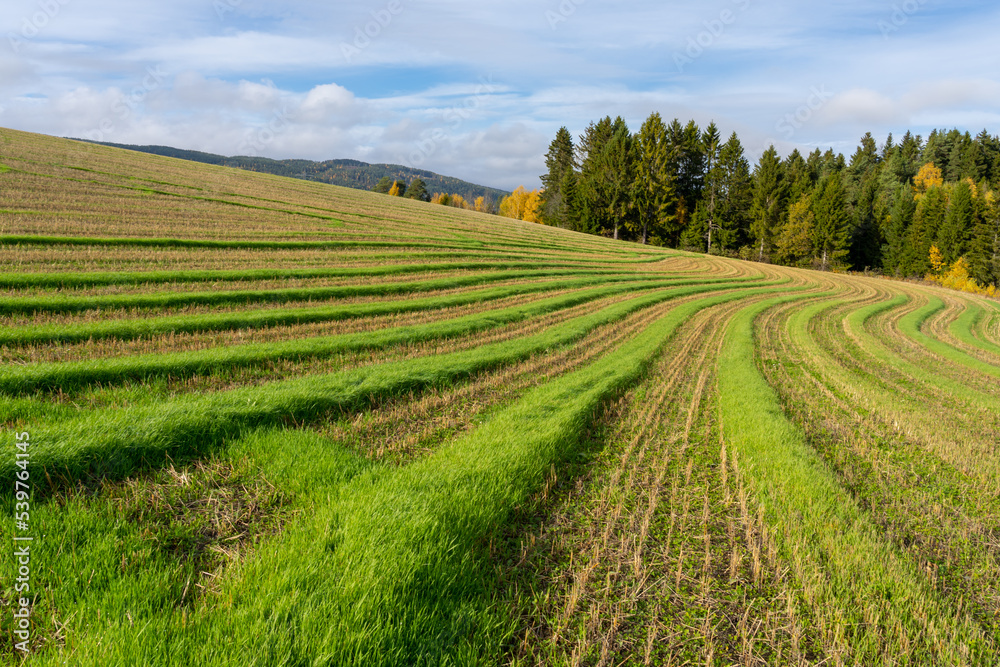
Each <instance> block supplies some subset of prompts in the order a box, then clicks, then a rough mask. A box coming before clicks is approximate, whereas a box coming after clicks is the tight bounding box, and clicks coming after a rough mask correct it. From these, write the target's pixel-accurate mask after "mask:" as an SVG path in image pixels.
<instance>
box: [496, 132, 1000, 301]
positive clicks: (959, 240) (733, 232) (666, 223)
mask: <svg viewBox="0 0 1000 667" xmlns="http://www.w3.org/2000/svg"><path fill="white" fill-rule="evenodd" d="M546 167H547V169H548V173H546V174H545V175H543V176H542V183H543V188H542V190H541V191H540V193H539V198H538V201H537V210H536V211H535V214H534V217H536V218H537V220H538V221H539V222H541V223H543V224H548V225H554V226H559V227H565V228H568V229H574V230H577V231H580V232H585V233H590V234H599V235H605V236H610V237H613V238H616V239H627V240H634V241H638V242H640V243H651V244H656V245H662V246H668V247H673V248H682V249H687V250H695V251H702V252H708V253H713V254H727V255H731V256H739V257H742V258H744V259H753V260H757V261H762V262H772V263H779V264H785V265H792V266H814V267H816V268H821V269H831V268H838V269H854V270H859V271H860V270H869V271H878V272H882V273H885V274H887V275H893V276H899V277H908V276H920V277H923V276H925V275H928V274H930V275H932V276H935V275H936V276H941V275H944V274H945V273H948V272H949V271H950V270H951V269H955V268H956V265H958V269H961V270H966V271H967V273H968V277H969V280H970V285H971V284H972V283H971V281H972V280H974V281H976V283H978V285H979V286H981V287H985V286H987V285H994V286H995V285H997V284H998V283H1000V204H998V201H997V196H996V192H997V190H998V189H1000V137H996V136H991V135H990V134H989V133H988V132H987V131H985V130H984V131H983V132H982V133H980V134H979V135H978V136H976V137H972V136H971V135H970V134H969V133H968V132H965V133H962V132H960V131H958V130H951V131H943V130H935V131H933V132H932V133H931V134H930V136H928V138H927V139H926V141H925V140H924V139H923V138H922V137H920V136H914V135H913V134H912V133H910V132H907V133H906V135H905V136H904V137H903V138H902V140H901V141H899V142H898V143H897V142H896V140H895V139H894V138H893V136H892V135H891V134H890V135H889V137H888V138H887V139H886V140H885V142H884V143H883V144H882V146H881V147H880V146H879V145H878V144H877V142H876V141H875V139H874V138H873V137H872V135H871V133H868V134H866V135H865V136H864V137H862V139H861V142H860V145H859V146H858V148H857V151H856V152H855V153H854V155H853V156H852V157H851V158H850V160H849V161H848V160H846V159H845V158H844V156H843V155H842V154H835V153H834V152H833V151H832V150H828V151H826V152H825V153H824V152H821V151H820V150H819V149H817V150H815V151H813V152H812V153H809V154H808V155H807V156H803V155H802V154H801V153H800V152H799V151H798V150H794V151H792V153H791V154H790V155H789V156H787V157H785V158H782V157H780V156H779V155H778V152H777V151H776V150H775V148H774V146H771V147H769V148H768V149H767V150H766V151H765V152H764V154H763V155H762V156H761V158H760V160H759V161H758V162H757V164H756V165H754V166H752V167H751V164H750V162H749V161H748V160H747V158H746V155H745V152H744V149H743V145H742V143H741V142H740V139H739V137H738V136H737V134H736V133H733V134H732V135H731V136H730V137H729V138H728V139H727V140H725V141H723V140H722V137H721V136H720V134H719V130H718V128H717V127H716V125H715V123H711V124H709V125H708V127H706V128H705V129H704V130H702V129H701V128H699V126H698V125H697V124H696V123H695V122H694V121H691V122H688V123H687V124H686V125H682V124H681V123H680V121H678V120H676V119H675V120H673V121H672V122H670V123H669V124H667V123H665V122H664V121H663V119H662V118H661V116H660V114H658V113H654V114H652V115H651V116H650V117H649V118H648V119H647V120H646V121H645V123H643V125H642V127H641V128H640V130H639V131H638V132H636V133H633V132H631V131H630V129H629V127H628V125H627V124H626V123H625V121H624V120H623V119H622V118H620V117H619V118H616V119H614V120H612V119H611V117H610V116H608V117H605V118H604V119H602V120H600V121H598V122H596V123H591V124H590V125H588V127H587V128H586V130H585V132H584V133H583V135H581V136H580V137H579V140H578V142H576V143H574V141H573V137H572V135H571V134H570V132H569V130H567V129H566V128H565V127H563V128H561V129H560V130H559V131H558V133H557V134H556V137H555V139H554V140H553V141H552V143H551V145H550V147H549V151H548V153H547V154H546ZM511 217H519V216H511ZM932 249H933V250H934V251H935V252H937V253H938V254H939V255H940V259H939V263H938V264H932Z"/></svg>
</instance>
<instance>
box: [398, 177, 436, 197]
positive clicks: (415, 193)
mask: <svg viewBox="0 0 1000 667" xmlns="http://www.w3.org/2000/svg"><path fill="white" fill-rule="evenodd" d="M404 196H405V197H406V198H407V199H416V200H417V201H428V202H429V201H430V200H431V196H430V193H429V192H427V184H426V183H424V181H423V179H420V178H414V179H413V182H412V183H410V187H408V188H407V189H406V194H405V195H404Z"/></svg>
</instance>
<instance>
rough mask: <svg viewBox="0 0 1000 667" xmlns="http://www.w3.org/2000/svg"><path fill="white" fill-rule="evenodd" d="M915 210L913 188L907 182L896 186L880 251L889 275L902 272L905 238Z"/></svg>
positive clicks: (901, 273)
mask: <svg viewBox="0 0 1000 667" xmlns="http://www.w3.org/2000/svg"><path fill="white" fill-rule="evenodd" d="M916 212H917V202H916V201H915V200H914V199H913V188H911V187H910V186H909V185H907V184H900V185H897V186H896V194H895V196H894V198H893V205H892V211H891V212H890V213H889V220H888V224H887V225H886V228H885V249H884V250H883V252H882V261H883V268H884V269H885V271H886V273H888V274H889V275H894V276H900V275H903V274H904V265H905V253H906V240H907V235H908V234H909V231H910V225H911V224H912V222H913V216H914V214H915V213H916Z"/></svg>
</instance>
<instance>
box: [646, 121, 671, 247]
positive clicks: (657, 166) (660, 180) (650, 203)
mask: <svg viewBox="0 0 1000 667" xmlns="http://www.w3.org/2000/svg"><path fill="white" fill-rule="evenodd" d="M636 160H637V161H636V179H637V182H636V185H637V188H636V204H637V207H638V214H639V220H640V223H641V227H642V229H641V240H642V243H643V244H645V243H646V242H647V241H648V240H649V234H650V232H652V233H653V234H655V235H657V236H658V237H661V238H663V237H665V238H667V239H668V240H669V241H672V242H673V243H676V242H677V240H678V236H679V230H678V229H677V228H676V226H675V225H674V224H673V222H674V220H675V215H676V207H677V194H676V188H675V184H674V181H675V179H676V173H675V172H674V171H673V168H672V167H673V147H672V146H671V145H670V143H669V142H668V140H667V126H666V125H665V124H664V123H663V118H661V117H660V114H658V113H653V114H652V115H650V117H649V118H648V119H647V120H646V122H645V123H643V125H642V128H641V129H640V130H639V136H638V138H637V143H636ZM637 231H638V230H637Z"/></svg>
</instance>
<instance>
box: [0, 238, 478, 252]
mask: <svg viewBox="0 0 1000 667" xmlns="http://www.w3.org/2000/svg"><path fill="white" fill-rule="evenodd" d="M0 245H72V246H95V247H108V246H139V247H142V248H251V249H281V250H321V249H323V248H443V249H449V250H476V249H483V248H484V247H485V246H484V244H483V243H481V242H474V243H464V244H458V243H451V244H449V243H410V242H406V241H212V240H208V239H171V238H124V237H123V238H113V237H110V238H108V237H105V238H102V237H93V238H90V237H80V236H27V235H5V236H0Z"/></svg>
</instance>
